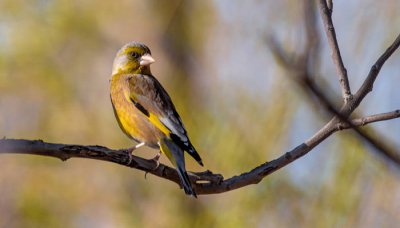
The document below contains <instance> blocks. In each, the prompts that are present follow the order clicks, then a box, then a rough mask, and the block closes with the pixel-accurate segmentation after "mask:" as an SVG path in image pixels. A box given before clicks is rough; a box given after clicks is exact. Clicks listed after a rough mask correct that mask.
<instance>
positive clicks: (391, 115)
mask: <svg viewBox="0 0 400 228" xmlns="http://www.w3.org/2000/svg"><path fill="white" fill-rule="evenodd" d="M399 117H400V110H395V111H392V112H386V113H381V114H376V115H371V116H366V117H362V118H356V119H352V120H351V121H350V123H351V124H349V123H345V122H341V123H338V124H337V127H338V128H341V129H348V128H354V127H360V126H365V125H366V124H370V123H374V122H378V121H384V120H391V119H395V118H399Z"/></svg>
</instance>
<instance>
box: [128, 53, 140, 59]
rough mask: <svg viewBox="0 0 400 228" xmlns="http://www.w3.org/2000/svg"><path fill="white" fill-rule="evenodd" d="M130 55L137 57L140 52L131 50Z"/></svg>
mask: <svg viewBox="0 0 400 228" xmlns="http://www.w3.org/2000/svg"><path fill="white" fill-rule="evenodd" d="M130 55H131V56H132V57H133V58H135V59H136V58H138V57H139V54H138V53H137V52H131V53H130Z"/></svg>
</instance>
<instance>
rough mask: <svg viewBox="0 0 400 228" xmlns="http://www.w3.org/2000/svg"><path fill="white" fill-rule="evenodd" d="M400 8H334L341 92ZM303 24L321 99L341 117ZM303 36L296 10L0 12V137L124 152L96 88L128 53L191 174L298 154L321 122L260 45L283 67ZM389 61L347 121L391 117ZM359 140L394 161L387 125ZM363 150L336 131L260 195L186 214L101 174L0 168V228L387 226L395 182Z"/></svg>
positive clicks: (163, 4)
mask: <svg viewBox="0 0 400 228" xmlns="http://www.w3.org/2000/svg"><path fill="white" fill-rule="evenodd" d="M399 8H400V1H399V0H384V1H374V0H363V1H361V0H357V1H334V16H333V20H334V24H335V26H336V33H337V36H338V41H339V45H340V47H341V51H342V56H343V59H344V62H345V65H346V67H347V71H348V74H349V79H350V83H351V86H352V89H353V91H355V90H356V89H358V87H359V86H360V85H361V83H362V81H363V80H364V78H365V77H366V75H367V73H368V71H369V69H370V67H371V66H372V64H373V63H374V62H375V61H376V59H377V58H378V56H379V55H380V54H381V53H383V51H384V50H385V49H386V47H387V46H388V45H390V44H391V42H392V41H393V40H394V39H395V37H396V36H397V34H398V33H399V32H400V30H399V28H400V14H399V13H398V9H399ZM317 18H318V26H319V32H320V34H321V38H322V39H321V53H320V59H319V61H320V64H319V65H318V69H317V70H318V73H319V74H320V77H321V79H324V82H326V83H324V84H322V85H321V86H323V87H322V88H324V89H325V90H326V91H329V95H330V97H332V98H333V99H335V100H337V101H338V102H339V101H340V100H341V96H340V88H339V83H338V81H337V76H336V71H335V67H334V65H333V64H332V61H331V57H330V50H329V47H328V45H327V42H326V37H325V33H324V31H323V28H322V25H321V21H320V17H319V15H318V17H317ZM303 34H304V26H303V9H302V3H301V1H289V0H284V1H271V0H270V1H261V0H249V1H237V0H236V1H235V0H206V1H180V0H175V1H161V0H148V1H128V0H114V1H94V0H90V1H79V0H55V1H49V0H32V1H23V0H1V1H0V137H3V136H4V137H7V138H25V139H42V140H44V141H47V142H54V143H71V144H84V145H93V144H97V145H103V146H107V147H110V148H115V149H117V148H127V147H130V146H132V145H133V142H131V141H130V140H129V139H128V138H127V137H126V136H125V135H124V134H123V133H122V131H121V130H120V129H119V127H118V124H117V122H116V120H115V118H114V115H113V112H112V108H111V103H110V99H109V79H110V77H111V75H110V74H111V65H112V61H113V58H114V55H115V53H116V52H117V50H118V49H119V48H120V47H121V46H122V45H124V44H125V43H127V42H129V41H141V42H143V43H146V44H147V45H148V46H149V47H150V49H151V50H152V54H153V57H154V58H155V59H156V63H155V64H153V65H152V72H153V74H154V75H155V76H156V77H157V78H158V79H159V81H160V82H161V83H162V84H163V85H164V87H165V88H166V89H167V91H168V92H169V93H170V95H171V97H172V99H173V100H174V102H175V105H176V107H177V109H178V112H179V113H180V114H181V117H182V119H183V121H184V123H185V125H186V128H187V130H188V132H189V135H190V137H191V138H192V142H193V143H194V145H195V146H196V148H197V150H198V151H199V153H200V155H201V156H202V157H203V161H204V163H205V168H206V169H210V170H212V171H214V172H216V173H221V174H223V175H224V177H225V178H228V177H231V176H232V175H237V174H240V173H242V172H245V171H248V170H250V169H252V168H254V167H255V166H257V165H259V164H261V163H263V162H265V161H268V160H272V159H275V158H277V157H278V156H280V155H282V154H283V153H284V152H285V151H288V150H291V149H292V148H294V147H295V146H297V145H299V144H301V143H302V142H303V141H305V140H306V139H308V138H309V137H311V136H312V135H313V134H314V133H315V132H316V131H317V130H318V129H319V128H320V127H322V126H323V125H324V123H325V122H326V121H327V120H328V119H329V115H326V112H321V111H320V110H318V109H316V107H318V106H315V104H313V102H312V101H311V100H309V99H308V98H307V96H306V95H305V93H304V92H303V91H302V90H301V89H300V88H299V87H298V86H297V85H296V83H295V82H294V81H292V80H291V79H290V78H289V77H287V75H286V72H285V69H283V68H282V67H280V66H279V65H278V64H277V63H276V62H275V61H274V58H273V56H272V54H271V51H270V49H269V48H268V45H267V44H266V37H267V36H268V35H273V36H274V37H276V38H277V40H278V41H279V42H280V43H282V44H283V45H284V47H285V48H286V49H287V50H290V51H293V52H297V51H299V50H301V48H302V44H303V43H304V36H303ZM399 62H400V53H399V50H398V51H397V52H396V53H395V54H394V55H393V57H392V58H390V59H389V60H388V62H387V63H386V64H385V66H384V67H383V69H382V71H381V74H380V76H379V77H378V80H377V82H376V83H375V86H374V91H373V93H371V94H369V95H368V96H367V98H366V99H365V100H364V101H363V103H362V105H361V106H360V108H359V113H363V115H370V114H376V113H381V112H387V111H392V110H395V109H399V107H400V90H399V89H398V85H399V82H400V74H399V72H400V64H399ZM367 128H368V129H370V130H371V131H374V132H375V133H376V134H378V135H379V138H381V139H384V140H385V141H391V142H392V146H395V147H396V148H400V140H399V139H400V119H396V120H391V121H386V122H380V123H375V124H373V125H370V126H368V127H367ZM371 150H372V149H371V148H370V147H369V146H367V145H366V143H365V142H364V141H362V140H360V139H359V138H357V137H355V136H354V135H353V134H352V133H351V132H350V131H346V132H339V133H337V134H335V135H333V136H331V137H330V138H328V139H327V140H325V141H324V142H323V143H322V144H320V145H319V146H318V147H317V148H316V149H314V150H313V151H311V152H310V153H309V154H308V155H306V156H305V157H303V158H301V159H299V160H297V161H295V162H294V163H292V164H290V165H289V166H287V167H285V168H283V169H282V170H279V171H278V172H276V173H274V174H272V175H270V176H268V177H267V178H265V179H264V180H263V181H262V182H261V183H259V184H258V185H251V186H248V187H245V188H241V189H238V190H235V191H232V192H227V193H224V194H219V195H206V196H200V197H199V199H197V200H196V199H193V198H189V197H186V196H185V195H184V193H183V191H182V190H180V189H179V188H178V186H177V185H176V184H174V183H172V182H169V181H166V180H163V179H160V178H157V177H154V176H151V175H148V176H147V178H146V179H145V177H144V173H143V172H141V171H138V170H133V169H129V168H126V167H123V166H118V165H116V164H112V163H107V162H102V161H95V160H89V159H70V160H68V161H67V162H60V161H59V160H56V159H54V158H46V157H39V156H31V155H12V154H2V155H1V156H0V167H1V171H0V227H136V226H144V227H244V226H250V227H288V226H299V227H391V226H395V225H397V224H399V222H400V217H399V214H400V203H399V202H400V175H399V170H398V169H393V168H391V167H390V166H388V163H386V162H385V161H383V160H382V159H381V157H379V156H376V154H374V153H372V152H371ZM156 152H157V151H155V150H151V149H147V148H141V149H140V150H137V151H135V153H136V154H139V155H140V156H143V157H147V158H151V157H153V156H154V155H155V153H156ZM162 162H164V163H166V164H169V163H168V162H167V161H166V160H165V159H163V160H162ZM187 163H188V164H187V166H188V167H187V168H188V170H192V171H202V170H203V169H202V168H201V167H198V166H197V165H196V163H195V162H194V161H193V160H192V159H187Z"/></svg>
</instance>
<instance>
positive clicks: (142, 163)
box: [0, 110, 400, 195]
mask: <svg viewBox="0 0 400 228" xmlns="http://www.w3.org/2000/svg"><path fill="white" fill-rule="evenodd" d="M399 117H400V111H399V110H396V111H394V112H389V113H383V114H379V115H374V116H369V117H365V118H363V120H359V119H355V120H353V122H355V125H356V124H359V125H360V126H365V125H367V124H369V123H373V122H376V121H382V120H389V119H393V118H399ZM349 128H350V127H347V126H341V127H337V125H336V124H335V123H334V122H332V121H330V122H329V123H328V124H327V125H325V126H324V127H323V128H322V129H321V130H319V131H318V132H317V133H316V134H315V135H314V136H312V137H311V138H310V139H308V140H307V141H306V142H305V143H302V144H300V145H299V146H297V147H296V148H294V149H293V150H291V151H289V152H286V153H285V154H284V155H282V156H280V157H279V158H277V159H275V160H272V161H270V162H265V163H263V164H261V165H259V166H257V167H256V168H254V169H252V170H250V171H248V172H245V173H242V174H240V175H238V176H233V177H231V178H228V179H224V178H223V176H222V175H220V174H214V173H213V172H211V171H209V170H207V171H205V172H197V173H191V172H189V177H190V179H191V180H192V183H194V188H195V190H196V193H197V194H199V195H200V194H216V193H223V192H227V191H231V190H234V189H238V188H242V187H245V186H248V185H250V184H257V183H259V182H260V181H261V180H262V179H264V177H266V176H268V175H269V174H271V173H273V172H275V171H277V170H279V169H280V168H282V167H284V166H286V165H287V164H289V163H291V162H293V161H295V160H296V159H298V158H300V157H302V156H304V155H305V154H307V153H308V152H309V151H311V150H312V149H313V148H314V147H316V146H317V145H318V144H319V143H321V142H322V141H323V140H324V139H326V138H327V137H329V136H330V135H331V134H333V133H335V132H337V131H339V130H343V129H349ZM5 153H13V154H33V155H42V156H49V157H55V158H59V159H61V160H62V161H66V160H68V159H69V158H89V159H96V160H102V161H108V162H113V163H117V164H119V165H123V166H127V167H130V168H134V169H138V170H142V171H144V172H146V173H151V174H153V175H155V176H158V177H160V178H163V179H167V180H170V181H173V182H175V183H177V184H178V185H180V180H179V177H178V174H177V172H176V171H175V169H173V168H171V167H169V166H166V165H164V164H159V165H158V166H157V164H156V163H155V162H154V161H153V160H147V159H144V158H141V157H138V156H134V155H132V159H130V156H129V153H128V152H127V150H112V149H109V148H107V147H103V146H97V145H96V146H83V145H68V144H55V143H46V142H43V141H42V140H24V139H0V154H5ZM129 161H130V162H129Z"/></svg>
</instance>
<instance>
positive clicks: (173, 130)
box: [110, 42, 203, 197]
mask: <svg viewBox="0 0 400 228" xmlns="http://www.w3.org/2000/svg"><path fill="white" fill-rule="evenodd" d="M153 62H154V59H153V58H152V57H151V52H150V49H149V48H148V47H147V46H145V45H144V44H141V43H135V42H132V43H128V44H126V45H125V46H123V47H122V48H121V49H120V50H119V51H118V53H117V55H116V57H115V59H114V64H113V70H112V79H111V85H110V89H111V91H110V93H111V102H112V105H113V109H114V113H115V116H116V118H117V120H118V124H119V126H120V127H121V129H122V130H123V132H124V133H125V134H126V135H127V136H128V137H130V138H131V139H133V140H135V141H136V142H138V143H141V144H138V145H140V146H141V145H143V144H144V145H146V146H149V147H152V148H159V149H160V151H161V152H163V153H164V154H165V155H166V156H167V157H168V159H169V160H170V161H171V163H172V164H173V165H174V166H175V167H177V172H178V174H179V177H180V179H181V182H182V186H183V188H184V190H185V193H186V194H188V195H193V196H195V197H196V193H195V191H194V189H193V188H192V185H191V183H190V180H189V177H188V175H187V173H186V169H185V159H184V151H187V152H188V153H189V154H190V155H191V156H192V157H193V158H194V159H195V160H196V161H197V162H198V163H199V164H200V165H203V163H202V161H201V158H200V156H199V154H198V153H197V151H196V149H195V148H194V147H193V145H192V143H191V142H190V140H189V137H188V136H187V132H186V129H185V127H184V125H183V123H182V120H181V118H180V117H179V114H178V113H177V111H176V109H175V106H174V104H173V103H172V100H171V98H170V97H169V95H168V93H167V92H166V91H165V89H164V88H163V87H162V85H161V84H160V83H159V82H158V81H157V79H156V78H155V77H154V76H153V75H152V74H151V71H150V64H152V63H153Z"/></svg>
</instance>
